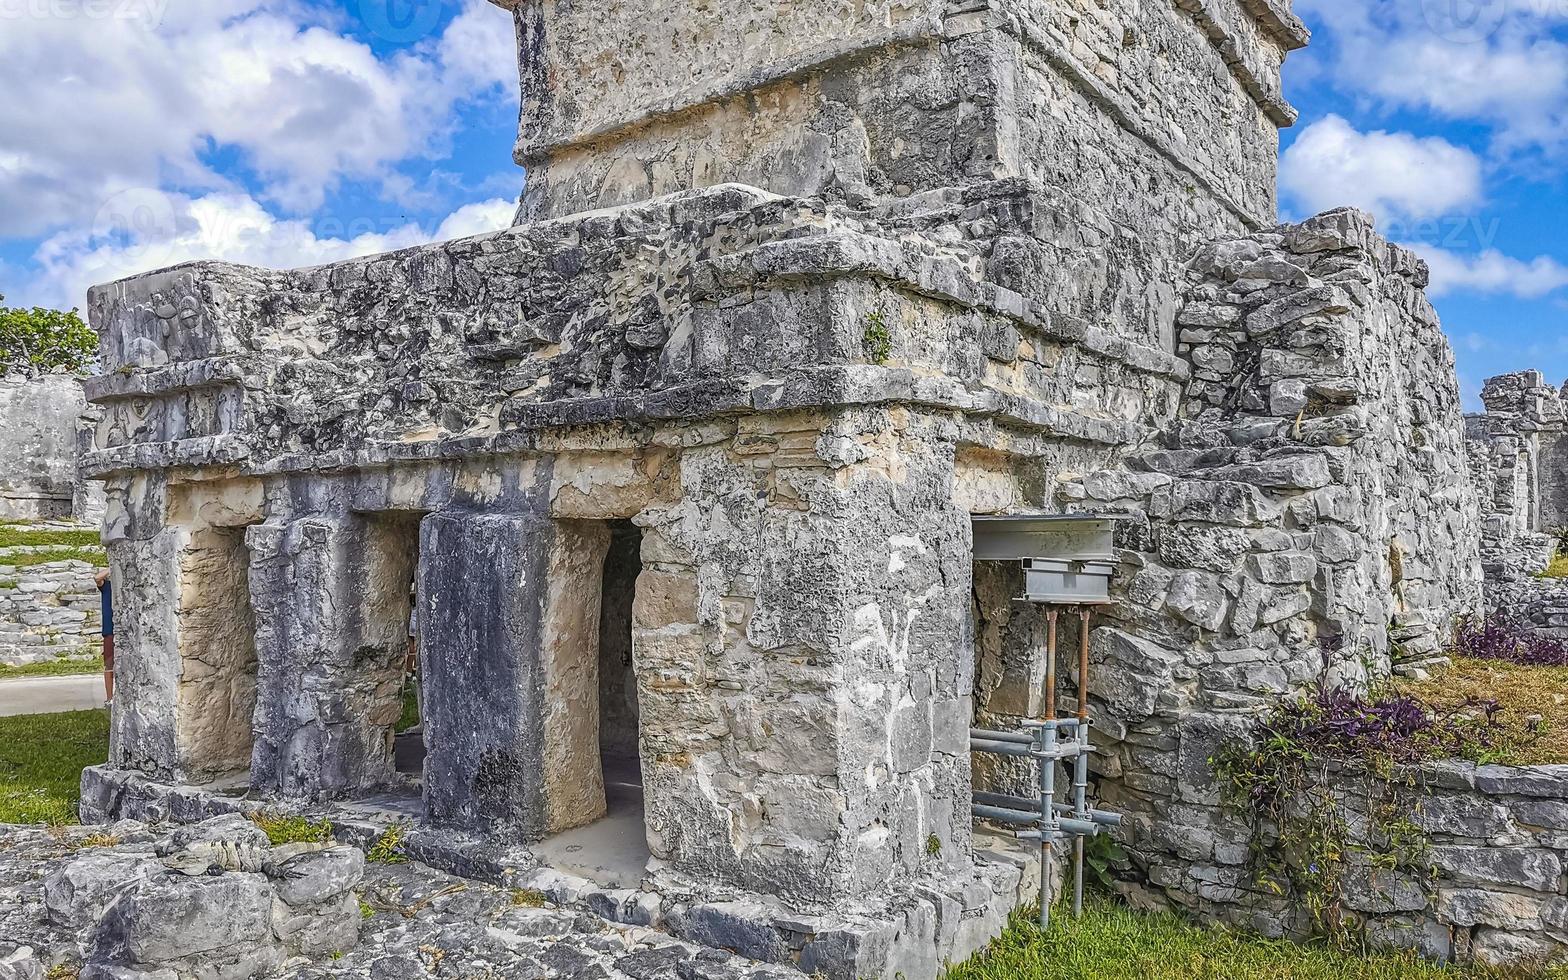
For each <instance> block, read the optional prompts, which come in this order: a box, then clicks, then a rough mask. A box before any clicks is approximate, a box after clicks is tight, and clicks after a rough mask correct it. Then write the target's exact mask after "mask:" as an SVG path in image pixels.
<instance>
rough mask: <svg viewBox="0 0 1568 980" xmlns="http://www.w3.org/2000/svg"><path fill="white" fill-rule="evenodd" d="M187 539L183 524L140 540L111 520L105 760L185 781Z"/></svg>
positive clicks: (155, 777) (150, 774) (172, 779)
mask: <svg viewBox="0 0 1568 980" xmlns="http://www.w3.org/2000/svg"><path fill="white" fill-rule="evenodd" d="M186 537H187V535H186V533H185V531H183V530H182V529H179V528H163V529H161V530H159V531H157V532H156V533H154V534H152V535H150V536H149V537H146V538H142V539H137V538H133V537H127V536H123V529H116V528H114V527H113V526H112V525H111V536H110V539H109V542H108V549H109V566H110V569H111V573H112V574H111V583H112V584H113V587H114V630H115V637H114V640H115V674H114V679H115V685H114V710H113V711H112V712H110V715H109V762H110V764H111V765H112V766H114V767H115V768H117V769H135V770H138V771H141V772H144V773H146V774H147V775H149V776H151V777H153V778H154V779H160V780H167V781H177V780H181V779H183V778H184V773H183V772H182V771H181V768H182V767H181V765H180V760H179V757H178V753H177V752H176V750H175V744H176V733H177V729H178V710H177V708H176V704H177V701H178V697H179V686H180V645H179V632H180V630H179V612H178V596H179V592H180V555H181V553H182V552H183V551H184V549H185V540H186Z"/></svg>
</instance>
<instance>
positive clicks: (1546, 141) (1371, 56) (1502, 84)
mask: <svg viewBox="0 0 1568 980" xmlns="http://www.w3.org/2000/svg"><path fill="white" fill-rule="evenodd" d="M1296 8H1297V10H1298V11H1299V12H1300V13H1302V14H1303V16H1306V17H1308V18H1310V20H1311V21H1312V23H1313V24H1314V25H1315V26H1317V27H1319V28H1322V29H1323V30H1322V31H1321V33H1322V34H1323V35H1324V37H1323V38H1322V41H1321V43H1320V44H1319V47H1318V50H1317V51H1316V52H1311V51H1310V49H1309V52H1310V53H1308V54H1307V55H1304V56H1303V57H1304V59H1306V60H1310V61H1312V62H1313V63H1314V64H1315V66H1316V67H1317V68H1318V69H1319V77H1322V78H1326V79H1333V80H1334V81H1335V82H1336V83H1337V84H1339V85H1340V86H1341V87H1342V88H1345V89H1349V90H1353V91H1355V92H1356V93H1357V94H1358V95H1363V96H1370V97H1371V98H1372V99H1373V100H1375V101H1376V102H1378V103H1380V104H1381V105H1383V106H1384V107H1388V108H1397V109H1417V110H1423V111H1428V112H1432V113H1435V114H1437V115H1438V116H1441V117H1444V118H1447V119H1453V120H1467V121H1475V122H1481V123H1485V124H1487V125H1488V126H1490V127H1492V129H1493V134H1494V137H1495V142H1496V146H1497V148H1498V150H1499V151H1500V152H1503V153H1508V152H1518V151H1532V152H1544V153H1546V154H1548V155H1553V154H1558V153H1561V152H1563V151H1564V150H1568V40H1565V38H1564V28H1565V27H1568V3H1564V2H1562V0H1468V2H1455V0H1410V2H1400V3H1347V2H1345V0H1297V3H1296Z"/></svg>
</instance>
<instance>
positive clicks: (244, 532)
mask: <svg viewBox="0 0 1568 980" xmlns="http://www.w3.org/2000/svg"><path fill="white" fill-rule="evenodd" d="M502 5H503V6H506V7H508V8H511V9H512V11H513V16H514V18H515V22H516V28H517V34H518V39H519V46H520V54H521V63H522V82H523V89H524V101H523V119H522V128H521V134H520V140H519V144H518V159H519V161H520V162H522V163H524V164H525V165H526V166H527V168H528V187H527V190H526V192H525V193H524V195H523V200H522V205H521V209H520V213H519V220H520V223H519V224H518V225H517V226H516V227H514V228H512V229H511V230H509V231H506V232H502V233H498V234H493V235H485V236H480V237H476V238H470V239H465V240H461V241H456V242H448V243H442V244H439V245H432V246H428V247H424V248H418V249H410V250H406V251H403V252H398V253H393V254H389V255H383V256H375V257H371V258H365V259H358V260H353V261H349V262H343V263H339V264H336V265H332V266H327V267H319V268H312V269H301V270H295V271H290V272H278V271H269V270H262V269H254V268H245V267H239V266H234V265H227V264H222V263H200V264H195V265H188V266H181V267H176V268H174V269H169V270H165V271H162V272H157V273H151V274H148V275H145V276H140V277H137V278H134V279H129V280H125V281H123V282H120V283H115V284H112V285H109V286H105V287H100V288H98V289H95V290H94V291H93V294H92V296H91V298H90V300H91V301H90V307H91V315H92V320H93V323H94V325H95V326H96V327H97V328H98V330H99V331H100V334H101V336H102V362H103V370H104V374H103V376H102V377H100V378H97V379H95V380H94V381H93V382H91V384H90V386H89V392H90V396H91V398H92V400H93V401H94V402H95V403H97V404H98V405H100V406H102V408H103V411H104V417H103V420H102V422H101V423H100V425H99V429H98V434H97V446H96V448H95V449H94V451H93V452H91V453H89V454H88V456H87V458H86V464H85V465H86V466H87V467H88V468H89V470H90V471H91V472H92V473H94V474H95V475H96V476H98V477H99V478H101V479H103V480H104V481H106V483H107V486H108V488H109V501H110V512H109V516H108V519H107V522H106V531H105V540H106V541H107V542H108V545H109V548H110V552H111V560H112V565H113V567H114V571H115V575H116V588H117V593H118V594H119V596H120V597H121V601H122V606H121V609H120V610H119V611H118V617H119V619H120V620H121V622H120V623H119V624H118V631H119V646H120V648H121V650H122V655H121V659H120V664H119V668H118V685H119V686H118V695H117V705H116V711H115V713H114V719H113V736H112V737H113V741H112V747H111V756H112V757H111V762H110V766H109V767H108V768H106V769H102V770H90V771H89V772H88V773H87V775H86V776H85V778H84V789H85V792H84V797H85V799H86V800H88V801H90V802H89V804H87V805H89V806H91V808H92V809H93V812H94V814H95V815H97V816H101V817H112V816H115V815H123V814H127V813H135V814H138V815H148V814H151V815H155V816H173V815H175V813H174V808H175V806H176V803H178V805H179V806H180V807H183V808H185V809H186V810H190V811H192V812H193V815H194V813H195V812H196V811H200V810H201V806H206V805H208V804H207V803H202V804H201V806H198V805H197V804H196V803H194V802H192V801H195V800H207V801H209V802H210V799H211V798H212V797H211V795H210V794H208V795H206V796H203V795H202V794H201V793H198V792H196V791H194V790H192V789H190V787H192V786H195V787H203V788H206V789H208V790H223V789H228V788H248V789H250V790H251V791H252V793H253V794H254V795H256V796H257V797H259V798H262V799H267V800H270V801H273V802H276V803H280V804H293V805H299V806H306V805H312V804H320V803H324V802H327V801H341V800H350V801H352V800H356V799H361V798H365V797H370V796H373V795H376V794H382V793H386V792H392V793H394V794H396V793H399V792H401V793H403V794H404V795H405V796H408V795H409V794H410V793H411V792H412V791H413V789H414V788H415V786H416V785H417V789H418V792H419V794H420V799H421V800H422V803H421V805H422V814H423V818H424V820H425V822H426V823H427V824H428V825H429V826H430V827H432V828H436V829H437V830H436V831H435V832H440V833H444V834H449V835H451V836H452V838H453V839H454V840H471V839H478V840H481V841H484V842H487V843H486V844H484V845H482V846H483V847H503V846H508V845H527V844H529V843H532V842H535V841H538V840H540V839H541V838H546V837H549V836H551V835H555V834H559V833H562V832H565V831H569V830H571V829H573V828H576V827H577V826H579V825H581V824H584V823H589V822H592V821H594V820H596V819H597V818H598V817H600V816H601V815H602V814H604V813H605V812H606V809H607V806H608V802H607V798H608V795H609V794H608V789H607V784H608V783H609V782H610V780H609V777H608V771H609V768H610V765H609V762H608V761H607V760H608V759H609V758H611V757H612V756H614V755H615V753H616V752H625V751H626V750H627V749H632V748H634V749H635V754H636V760H635V762H634V767H635V768H636V769H637V770H639V772H640V781H641V786H642V793H643V799H644V816H645V821H644V823H645V831H646V838H647V845H648V850H649V852H650V854H651V857H652V859H653V860H652V861H651V862H650V863H649V865H648V869H647V870H648V874H647V876H646V877H645V879H644V881H643V885H644V888H645V889H646V892H645V894H646V895H650V896H654V897H653V898H650V899H648V901H647V902H646V903H643V904H639V902H638V901H637V900H635V896H634V897H633V898H629V899H628V900H627V901H628V902H630V903H631V905H630V906H628V907H632V906H635V907H636V908H638V909H642V908H644V904H648V905H651V906H653V907H656V908H659V909H663V910H671V909H673V910H675V911H666V912H661V915H662V916H663V918H662V919H661V922H663V923H664V924H665V925H666V926H667V927H668V928H671V929H672V930H675V931H678V932H680V933H681V934H682V935H685V936H688V937H689V938H692V939H695V940H697V941H699V942H703V943H705V944H709V945H721V946H728V947H730V948H737V949H740V948H744V949H743V951H744V952H746V953H747V955H751V956H756V957H759V958H763V959H771V960H779V961H788V962H792V963H795V964H797V965H799V966H801V967H802V968H803V969H805V970H806V971H807V972H816V971H821V972H823V973H825V974H827V975H830V976H845V977H860V976H868V975H887V976H892V975H894V974H895V973H899V972H902V973H904V974H905V975H906V976H909V977H929V976H934V975H935V972H936V970H937V967H938V965H939V964H940V962H941V961H942V960H944V959H959V958H962V957H963V956H964V955H965V954H966V953H967V952H969V951H971V950H973V949H975V948H976V947H977V946H978V945H979V944H980V943H981V942H983V941H984V940H985V939H986V938H987V937H988V936H989V935H990V934H992V933H994V931H995V930H996V929H997V928H999V926H1000V924H1001V922H1002V919H1003V916H1004V915H1005V913H1006V911H1007V910H1008V909H1009V908H1011V907H1012V906H1013V905H1014V904H1015V903H1016V902H1017V901H1018V899H1019V891H1020V889H1019V885H1020V877H1021V875H1020V870H1019V868H1018V867H1016V866H1014V865H1013V864H1010V863H1007V862H993V861H988V860H985V859H983V856H981V857H977V854H976V848H975V846H974V841H973V834H974V830H973V827H972V822H971V817H970V794H971V792H972V789H973V783H974V782H976V781H979V782H981V783H987V782H994V783H999V784H1005V783H1006V782H1007V781H1008V780H1009V779H1012V778H1016V776H1017V774H1016V773H1009V772H1006V771H989V770H984V769H982V770H980V772H979V775H978V776H974V775H972V770H971V760H970V753H969V737H968V734H969V733H968V729H969V727H970V726H971V724H973V723H974V722H975V721H976V720H982V721H985V722H988V723H1005V722H1006V721H1008V720H1016V719H1018V718H1021V717H1025V716H1028V715H1031V714H1033V713H1035V712H1037V711H1039V710H1040V706H1041V696H1042V692H1041V690H1040V677H1039V673H1038V669H1037V659H1038V650H1039V637H1040V629H1041V619H1040V614H1039V612H1038V610H1025V609H1021V608H1018V607H1015V606H1011V605H1010V604H1009V603H1008V601H1007V600H1008V599H1010V598H1011V595H1012V594H1015V593H1013V592H1012V591H1011V590H1013V589H1014V588H1015V584H1016V583H1015V582H1014V581H1013V579H1012V576H1015V575H1016V573H1017V570H1016V569H1005V568H998V567H992V566H987V565H984V564H983V563H982V564H977V563H975V562H974V561H973V551H972V529H971V524H970V520H971V517H972V516H973V515H977V514H1003V513H1062V512H1069V511H1119V512H1123V513H1126V514H1128V515H1130V516H1131V517H1132V518H1133V519H1132V520H1130V521H1128V522H1126V523H1125V524H1124V526H1123V530H1122V531H1121V532H1120V535H1121V537H1120V540H1119V544H1120V546H1121V548H1122V557H1123V573H1122V575H1121V577H1120V578H1119V580H1118V583H1117V586H1116V599H1117V602H1116V603H1115V605H1113V606H1112V607H1110V609H1109V610H1108V612H1107V618H1106V619H1103V620H1100V621H1099V622H1098V624H1097V628H1095V630H1094V633H1093V635H1092V645H1093V650H1094V658H1093V665H1092V668H1091V674H1090V677H1089V678H1088V680H1089V683H1090V685H1091V688H1092V689H1093V691H1094V695H1095V706H1096V709H1097V721H1098V723H1099V725H1100V726H1101V730H1102V731H1103V732H1104V733H1105V735H1106V736H1107V740H1106V744H1105V745H1104V747H1103V748H1104V753H1103V754H1102V755H1101V756H1100V757H1099V762H1098V768H1099V772H1098V779H1099V781H1100V784H1099V792H1100V798H1101V799H1102V800H1104V801H1106V802H1107V803H1109V804H1111V805H1114V806H1116V807H1118V808H1121V809H1123V810H1125V811H1126V812H1127V813H1128V814H1129V816H1130V820H1129V823H1128V824H1127V826H1126V836H1127V838H1128V842H1129V843H1130V844H1131V846H1132V849H1133V852H1134V854H1135V855H1136V857H1137V862H1138V865H1139V867H1140V868H1141V869H1142V871H1143V873H1144V874H1145V875H1146V877H1147V878H1148V880H1149V881H1150V882H1151V883H1152V884H1153V885H1154V886H1155V887H1156V888H1158V889H1160V890H1161V892H1162V894H1163V895H1164V897H1165V899H1166V900H1170V901H1176V902H1180V903H1182V904H1184V905H1189V906H1192V907H1201V908H1203V909H1205V910H1212V908H1213V906H1214V905H1215V904H1216V903H1217V904H1218V905H1220V906H1224V907H1234V908H1236V909H1240V908H1242V906H1243V904H1244V901H1243V900H1244V899H1245V897H1246V896H1244V895H1243V894H1242V891H1243V890H1244V889H1243V881H1242V879H1243V878H1244V877H1245V874H1246V872H1245V869H1244V868H1243V863H1244V857H1245V849H1244V847H1243V846H1242V845H1240V844H1238V843H1237V841H1238V840H1243V839H1244V835H1242V836H1241V837H1238V836H1237V835H1236V833H1235V826H1234V822H1235V818H1234V816H1232V815H1227V814H1225V813H1223V812H1222V811H1221V810H1220V809H1219V808H1218V806H1217V802H1218V801H1217V799H1216V798H1215V796H1214V793H1213V789H1212V785H1211V783H1212V780H1211V779H1210V776H1209V774H1208V769H1207V765H1206V761H1207V757H1208V754H1209V752H1210V751H1211V750H1212V747H1213V745H1214V744H1215V743H1216V741H1217V740H1219V739H1221V738H1224V737H1226V736H1227V734H1228V733H1232V732H1234V731H1236V730H1237V729H1238V728H1239V727H1240V726H1242V725H1244V724H1245V722H1246V719H1248V718H1249V717H1250V712H1251V711H1253V710H1254V709H1255V708H1257V707H1258V706H1260V705H1263V704H1265V703H1267V702H1268V701H1269V700H1270V699H1272V698H1275V697H1278V696H1279V695H1280V694H1282V693H1285V692H1287V691H1290V690H1293V689H1297V688H1299V687H1301V686H1303V685H1305V684H1308V683H1310V682H1312V681H1314V680H1316V679H1317V678H1318V677H1319V675H1320V674H1321V673H1323V672H1324V671H1327V673H1328V674H1329V676H1330V677H1331V678H1332V679H1337V680H1341V681H1346V682H1356V681H1359V680H1362V679H1364V677H1365V674H1366V672H1367V671H1368V670H1371V671H1377V672H1387V671H1388V670H1389V669H1391V667H1392V665H1393V663H1394V662H1395V661H1396V660H1410V659H1419V658H1423V657H1428V656H1431V655H1433V654H1435V653H1437V652H1438V651H1439V649H1440V647H1441V644H1442V643H1443V641H1444V639H1445V634H1446V632H1447V631H1448V630H1449V629H1450V628H1451V626H1452V624H1453V621H1454V619H1455V617H1456V616H1458V615H1462V614H1464V613H1467V612H1470V611H1473V610H1474V609H1475V608H1476V607H1477V606H1478V604H1479V601H1480V596H1479V586H1480V559H1479V550H1478V542H1479V531H1478V527H1477V521H1476V519H1475V513H1476V504H1475V498H1474V491H1473V489H1472V487H1471V484H1470V481H1469V475H1468V473H1467V470H1466V462H1465V450H1464V445H1463V437H1462V436H1463V425H1462V422H1461V419H1460V414H1459V396H1458V388H1457V383H1456V381H1455V379H1454V372H1453V363H1452V354H1451V352H1450V350H1449V348H1448V346H1447V343H1446V342H1445V341H1444V339H1443V338H1442V335H1441V332H1440V330H1439V328H1438V324H1437V319H1436V316H1435V314H1434V312H1433V310H1432V308H1431V306H1430V304H1428V303H1427V301H1426V298H1425V295H1424V292H1423V289H1424V287H1425V285H1426V270H1425V267H1424V266H1423V265H1422V264H1421V263H1420V262H1419V261H1418V260H1416V259H1415V258H1414V257H1413V256H1412V255H1411V254H1410V253H1408V252H1405V251H1404V250H1402V249H1399V248H1397V247H1394V246H1391V245H1389V244H1388V243H1387V242H1385V241H1383V240H1382V239H1380V238H1379V237H1377V235H1376V234H1375V233H1374V231H1373V229H1372V227H1371V222H1370V219H1368V218H1367V217H1366V216H1364V215H1362V214H1360V213H1358V212H1353V211H1337V212H1330V213H1329V214H1326V215H1323V216H1320V217H1318V218H1315V219H1313V220H1311V221H1309V222H1306V223H1304V224H1302V225H1297V226H1287V227H1275V215H1274V210H1275V208H1274V193H1275V191H1274V170H1275V159H1276V154H1277V148H1278V134H1277V129H1278V127H1279V126H1281V125H1284V124H1288V123H1289V122H1290V121H1291V120H1292V119H1293V117H1294V113H1293V111H1292V110H1291V109H1290V108H1289V107H1288V106H1287V105H1286V104H1285V103H1284V102H1283V101H1282V100H1281V98H1280V96H1279V68H1280V65H1281V62H1282V61H1283V59H1284V57H1285V55H1286V53H1287V52H1288V51H1289V50H1291V49H1293V48H1296V47H1299V46H1300V45H1301V44H1303V43H1305V41H1306V32H1305V30H1304V28H1303V27H1302V26H1301V24H1300V22H1299V21H1298V20H1296V19H1295V18H1294V17H1293V16H1292V15H1291V14H1290V12H1289V7H1288V4H1287V3H1284V2H1280V0H1246V2H1237V0H1176V2H1173V3H1164V2H1160V3H1152V4H1150V3H1132V2H1126V3H1122V2H1114V3H1111V4H1096V5H1089V4H1085V3H1079V2H1076V0H1061V2H1053V3H1030V4H1022V3H1014V2H1011V0H962V2H938V0H890V2H876V3H869V4H859V5H855V6H852V7H850V6H844V7H837V6H832V5H828V6H824V5H822V4H820V3H814V2H813V3H803V2H802V3H796V2H782V3H780V2H768V3H764V2H741V3H732V4H728V5H724V6H714V5H711V4H707V3H698V2H691V3H678V4H675V5H673V6H672V7H670V8H669V9H665V10H662V12H661V15H660V16H659V17H657V18H653V17H649V16H647V10H646V9H645V7H644V6H639V5H614V4H606V3H582V4H571V5H567V4H548V3H537V2H514V3H506V4H502ZM1176 134H1180V135H1176ZM411 622H412V631H413V634H414V636H415V640H416V642H417V647H418V649H419V651H420V662H421V671H420V676H419V683H420V685H421V689H422V693H423V700H424V707H425V713H424V729H423V743H424V746H425V749H426V751H427V755H426V761H425V766H424V769H423V774H422V778H417V780H416V778H415V777H414V776H413V775H411V774H400V773H399V772H397V769H396V755H395V753H394V751H393V746H394V736H393V727H394V724H395V722H396V720H397V718H398V715H399V712H400V697H399V695H400V691H401V688H402V686H403V684H404V681H405V673H404V654H405V652H406V650H407V645H408V636H409V633H410V624H411ZM1071 636H1072V634H1071V632H1070V631H1068V633H1067V634H1066V640H1067V642H1071ZM628 668H629V673H630V683H629V684H628ZM633 733H635V737H632V735H633ZM601 760H605V761H601ZM181 784H183V787H184V788H181ZM160 801H161V802H160ZM160 806H161V807H162V808H163V809H162V810H161V811H159V809H158V808H159V807H160ZM202 813H203V814H204V813H205V811H202ZM660 896H662V897H660ZM1220 914H1226V915H1235V916H1239V915H1241V914H1244V913H1241V912H1235V913H1232V912H1227V911H1225V910H1224V909H1222V910H1221V913H1220Z"/></svg>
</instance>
